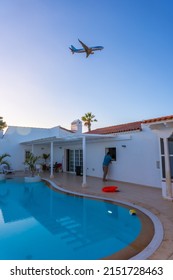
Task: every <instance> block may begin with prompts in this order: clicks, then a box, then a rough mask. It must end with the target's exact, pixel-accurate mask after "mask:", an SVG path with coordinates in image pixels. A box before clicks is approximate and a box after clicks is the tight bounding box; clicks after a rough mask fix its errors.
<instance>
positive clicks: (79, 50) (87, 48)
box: [69, 39, 104, 58]
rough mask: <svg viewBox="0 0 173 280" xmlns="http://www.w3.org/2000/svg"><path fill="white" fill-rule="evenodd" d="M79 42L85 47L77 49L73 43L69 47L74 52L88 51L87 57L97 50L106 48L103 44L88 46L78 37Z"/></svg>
mask: <svg viewBox="0 0 173 280" xmlns="http://www.w3.org/2000/svg"><path fill="white" fill-rule="evenodd" d="M78 41H79V43H80V44H81V45H82V47H83V49H76V48H75V47H74V46H73V45H71V47H70V48H69V49H70V50H71V52H72V54H74V53H84V52H85V53H86V58H87V57H88V56H89V55H90V54H94V52H95V51H101V50H103V49H104V47H102V46H96V47H90V48H89V47H88V46H86V45H85V44H84V43H83V42H82V41H80V40H79V39H78Z"/></svg>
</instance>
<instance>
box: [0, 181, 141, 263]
mask: <svg viewBox="0 0 173 280" xmlns="http://www.w3.org/2000/svg"><path fill="white" fill-rule="evenodd" d="M140 232H141V221H140V219H139V218H138V215H136V216H130V215H129V209H128V208H126V207H122V206H119V205H115V204H112V203H109V202H104V201H100V200H94V199H90V198H83V197H79V196H74V195H73V196H72V195H67V194H64V193H60V192H56V191H54V190H52V189H51V188H49V187H48V186H47V185H46V184H45V183H44V182H38V183H25V182H24V181H23V179H22V178H16V179H11V180H6V181H4V182H1V183H0V248H1V250H0V259H3V260H9V259H12V260H26V259H33V260H38V259H39V260H44V259H45V260H49V259H52V260H53V259H55V260H60V259H61V260H66V259H68V260H77V259H79V260H91V259H93V260H94V259H102V258H105V257H107V256H110V255H112V254H114V253H115V252H118V251H120V250H122V249H123V248H125V247H126V246H128V245H129V244H130V243H132V242H134V240H135V239H136V238H137V237H138V235H139V234H140Z"/></svg>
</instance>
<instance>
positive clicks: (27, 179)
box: [24, 153, 41, 182]
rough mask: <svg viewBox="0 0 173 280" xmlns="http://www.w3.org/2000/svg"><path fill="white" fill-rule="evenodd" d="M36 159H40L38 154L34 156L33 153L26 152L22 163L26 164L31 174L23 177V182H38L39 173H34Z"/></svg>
mask: <svg viewBox="0 0 173 280" xmlns="http://www.w3.org/2000/svg"><path fill="white" fill-rule="evenodd" d="M38 159H40V156H35V155H34V154H33V153H29V154H28V156H27V158H26V160H25V162H24V164H25V165H28V167H29V171H30V173H31V176H30V177H25V182H39V181H40V180H41V178H40V176H39V175H35V172H36V163H37V161H38Z"/></svg>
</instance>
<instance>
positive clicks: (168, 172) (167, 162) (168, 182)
mask: <svg viewBox="0 0 173 280" xmlns="http://www.w3.org/2000/svg"><path fill="white" fill-rule="evenodd" d="M163 143H164V151H165V176H166V190H165V191H164V190H163V196H164V197H165V195H166V197H165V198H169V199H170V198H172V197H173V194H172V184H171V169H170V160H169V148H168V138H165V137H164V138H163Z"/></svg>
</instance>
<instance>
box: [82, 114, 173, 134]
mask: <svg viewBox="0 0 173 280" xmlns="http://www.w3.org/2000/svg"><path fill="white" fill-rule="evenodd" d="M169 120H173V115H170V116H164V117H159V118H153V119H148V120H143V121H137V122H131V123H125V124H120V125H113V126H108V127H103V128H97V129H94V130H91V131H90V132H86V134H113V133H120V132H130V131H140V130H142V127H141V124H147V123H153V122H161V121H169Z"/></svg>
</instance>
